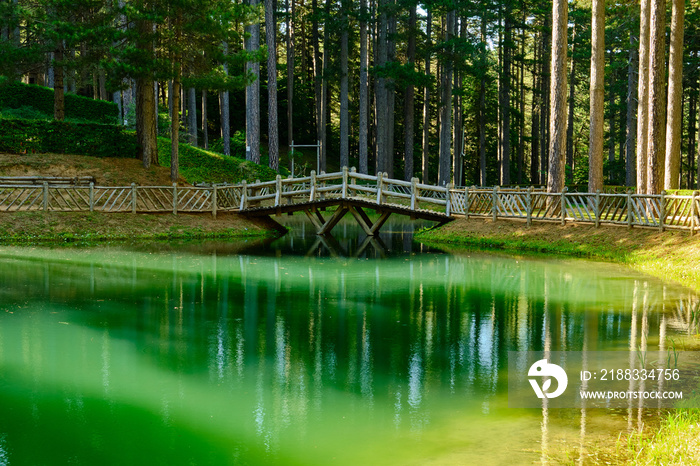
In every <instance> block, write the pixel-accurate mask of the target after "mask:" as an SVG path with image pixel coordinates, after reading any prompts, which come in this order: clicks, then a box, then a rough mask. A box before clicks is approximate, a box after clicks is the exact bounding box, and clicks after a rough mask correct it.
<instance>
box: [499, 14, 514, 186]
mask: <svg viewBox="0 0 700 466" xmlns="http://www.w3.org/2000/svg"><path fill="white" fill-rule="evenodd" d="M511 16H512V13H511V8H510V2H506V10H505V18H504V30H505V34H504V40H503V45H502V49H503V72H502V74H501V76H502V83H501V90H502V92H501V102H500V125H501V131H500V132H499V133H500V134H499V135H500V145H501V159H500V160H501V163H500V166H501V184H502V185H509V184H510V81H511V54H512V46H513V44H512V42H513V32H512V30H513V21H512V18H511Z"/></svg>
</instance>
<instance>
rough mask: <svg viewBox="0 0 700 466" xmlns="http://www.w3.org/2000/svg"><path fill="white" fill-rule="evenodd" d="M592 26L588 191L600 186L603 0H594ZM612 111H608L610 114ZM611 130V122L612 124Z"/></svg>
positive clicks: (603, 33)
mask: <svg viewBox="0 0 700 466" xmlns="http://www.w3.org/2000/svg"><path fill="white" fill-rule="evenodd" d="M592 10H593V12H592V13H593V18H592V21H593V23H592V26H591V83H590V86H591V88H590V102H591V103H590V105H591V109H590V140H589V145H588V192H590V193H594V192H596V191H599V190H602V189H603V121H604V113H603V112H604V106H605V84H604V78H605V0H593V5H592ZM612 113H613V112H611V114H612ZM611 133H612V125H611Z"/></svg>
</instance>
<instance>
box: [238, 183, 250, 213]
mask: <svg viewBox="0 0 700 466" xmlns="http://www.w3.org/2000/svg"><path fill="white" fill-rule="evenodd" d="M246 207H248V182H247V181H246V180H243V182H242V183H241V205H240V207H239V208H238V210H245V209H246Z"/></svg>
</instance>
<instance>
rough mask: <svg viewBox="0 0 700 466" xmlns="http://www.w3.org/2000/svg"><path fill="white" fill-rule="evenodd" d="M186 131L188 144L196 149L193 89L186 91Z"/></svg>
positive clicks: (195, 116) (195, 104)
mask: <svg viewBox="0 0 700 466" xmlns="http://www.w3.org/2000/svg"><path fill="white" fill-rule="evenodd" d="M187 129H188V130H189V133H190V144H192V145H193V146H194V147H197V92H196V90H195V88H194V87H190V88H189V89H187Z"/></svg>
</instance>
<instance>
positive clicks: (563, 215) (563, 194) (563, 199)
mask: <svg viewBox="0 0 700 466" xmlns="http://www.w3.org/2000/svg"><path fill="white" fill-rule="evenodd" d="M567 190H568V188H567V187H566V186H564V189H562V190H561V224H562V225H566V191H567Z"/></svg>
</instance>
